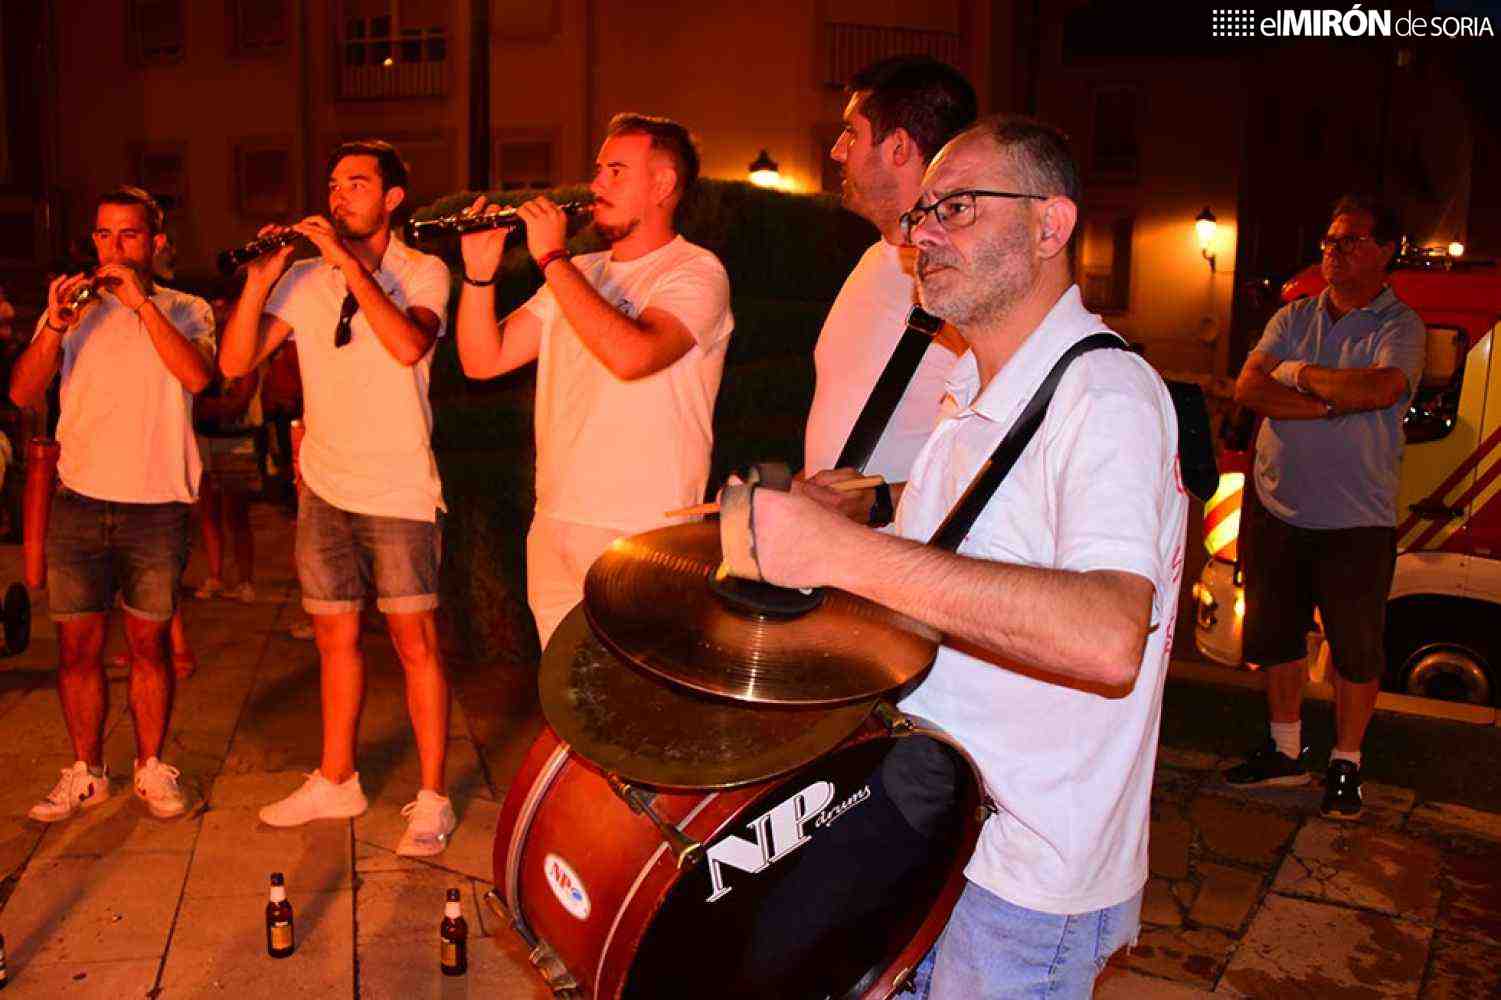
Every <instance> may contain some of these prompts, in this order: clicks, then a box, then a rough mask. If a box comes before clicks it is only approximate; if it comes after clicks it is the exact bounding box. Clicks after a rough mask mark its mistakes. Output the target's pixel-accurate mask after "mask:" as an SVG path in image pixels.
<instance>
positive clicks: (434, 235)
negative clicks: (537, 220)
mask: <svg viewBox="0 0 1501 1000" xmlns="http://www.w3.org/2000/svg"><path fill="white" fill-rule="evenodd" d="M593 204H594V202H593V201H582V200H581V201H567V202H564V203H563V204H561V205H559V206H558V207H559V208H561V209H562V210H563V211H564V213H566V214H567V215H569V216H575V217H576V216H578V215H581V214H582V213H584V212H587V211H588V210H589V209H590V208H591V207H592V206H593ZM522 225H524V223H523V222H522V221H521V216H520V215H518V214H517V212H516V210H515V209H514V208H503V209H501V210H500V211H499V212H491V213H490V214H489V215H479V214H471V213H468V212H458V213H456V214H454V215H443V216H439V217H438V218H436V219H423V220H422V221H421V222H418V221H417V220H415V219H413V220H411V221H410V222H408V223H407V226H406V239H407V242H408V243H419V242H423V241H426V240H434V239H438V238H440V237H443V236H463V235H464V234H465V233H480V232H484V231H486V230H489V229H507V230H509V229H519V228H521V226H522Z"/></svg>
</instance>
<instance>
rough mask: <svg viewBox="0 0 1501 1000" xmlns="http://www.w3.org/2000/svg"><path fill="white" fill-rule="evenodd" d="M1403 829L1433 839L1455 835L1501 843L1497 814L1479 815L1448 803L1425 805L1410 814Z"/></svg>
mask: <svg viewBox="0 0 1501 1000" xmlns="http://www.w3.org/2000/svg"><path fill="white" fill-rule="evenodd" d="M1407 829H1408V830H1409V831H1412V832H1414V833H1422V834H1429V835H1435V836H1446V835H1451V834H1456V833H1458V834H1462V835H1465V836H1469V837H1479V838H1481V839H1484V840H1490V841H1501V813H1493V812H1482V811H1481V810H1479V809H1471V808H1470V807H1469V806H1461V805H1455V804H1453V803H1451V802H1425V803H1423V804H1422V805H1420V806H1418V807H1417V808H1416V809H1414V810H1413V811H1412V815H1411V816H1409V817H1408V820H1407Z"/></svg>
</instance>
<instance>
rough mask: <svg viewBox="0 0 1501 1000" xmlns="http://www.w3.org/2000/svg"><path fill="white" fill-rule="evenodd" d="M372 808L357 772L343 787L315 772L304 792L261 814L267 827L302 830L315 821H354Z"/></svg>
mask: <svg viewBox="0 0 1501 1000" xmlns="http://www.w3.org/2000/svg"><path fill="white" fill-rule="evenodd" d="M369 807H370V803H369V802H368V801H366V799H365V793H364V792H363V791H362V790H361V789H360V775H359V772H358V771H356V772H355V773H354V774H351V775H350V776H349V780H348V781H346V782H344V783H343V784H342V785H336V784H334V783H333V782H332V781H329V780H328V779H327V778H325V777H324V776H323V775H322V774H321V773H319V772H317V771H313V772H312V773H311V774H309V775H308V776H307V781H305V782H303V785H302V787H301V788H299V789H297V791H295V792H293V793H292V794H291V795H288V796H287V797H286V798H284V799H282V800H281V801H280V802H273V803H271V804H270V805H269V806H266V807H265V808H264V809H262V810H261V813H260V815H261V822H262V823H265V824H266V825H267V826H301V825H302V824H304V823H308V822H311V821H312V820H315V819H353V818H354V817H355V816H359V815H360V814H362V813H363V812H364V811H365V810H366V809H368V808H369Z"/></svg>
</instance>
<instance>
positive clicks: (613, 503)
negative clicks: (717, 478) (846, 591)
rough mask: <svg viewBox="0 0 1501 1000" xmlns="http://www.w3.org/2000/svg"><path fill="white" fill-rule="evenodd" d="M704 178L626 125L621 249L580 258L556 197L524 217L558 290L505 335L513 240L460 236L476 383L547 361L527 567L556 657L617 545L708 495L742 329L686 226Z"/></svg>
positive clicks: (615, 175)
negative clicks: (501, 297)
mask: <svg viewBox="0 0 1501 1000" xmlns="http://www.w3.org/2000/svg"><path fill="white" fill-rule="evenodd" d="M697 179H698V151H697V150H696V149H694V146H693V141H692V138H691V137H690V136H689V134H688V131H687V130H686V129H685V128H683V126H681V125H679V124H678V123H677V122H673V121H668V120H667V119H665V118H651V117H647V116H645V115H617V116H616V117H615V118H614V120H613V121H611V122H610V128H609V134H608V136H607V137H606V139H605V142H604V145H603V146H602V147H601V148H600V151H599V156H598V158H597V160H596V161H595V173H594V182H593V183H592V184H591V185H590V190H592V191H593V192H594V197H595V202H594V212H593V214H594V228H595V229H596V230H597V231H598V232H599V234H600V235H601V236H603V237H604V238H605V240H606V241H608V242H609V244H610V249H609V250H607V251H603V252H601V253H592V254H585V255H583V256H581V257H578V258H577V259H570V258H569V256H568V252H567V250H566V249H565V248H564V236H565V229H566V225H567V219H566V217H565V215H564V213H563V212H562V210H561V209H559V208H558V206H557V205H555V204H553V203H552V202H551V201H549V200H548V199H546V198H535V199H533V200H532V201H529V202H527V203H526V204H525V205H522V206H521V208H520V210H519V214H520V216H521V218H522V220H523V221H524V223H525V225H526V243H527V249H528V250H530V251H531V255H532V259H533V260H535V261H536V263H537V267H538V269H539V270H541V272H542V277H543V279H544V281H545V282H546V284H545V286H544V287H543V288H542V290H541V291H539V292H538V293H537V294H536V295H535V296H533V297H532V299H531V300H530V301H528V302H527V303H525V304H524V305H522V306H521V307H520V308H519V309H517V310H515V311H514V312H512V313H511V314H510V315H508V316H507V317H506V318H505V319H504V320H502V321H501V322H500V323H499V325H497V324H496V321H495V298H494V295H493V294H492V290H491V288H490V287H489V286H490V285H492V284H493V283H494V276H495V271H496V268H497V267H498V266H499V264H500V255H501V251H502V249H503V248H504V243H505V235H504V233H503V232H499V231H490V232H482V233H478V234H472V235H469V236H466V237H464V240H463V250H464V289H463V293H462V295H461V297H460V298H459V317H458V331H459V332H458V337H459V341H458V343H459V358H460V360H461V361H462V363H463V366H464V373H465V374H467V375H468V376H469V377H470V378H476V379H484V378H494V377H495V376H497V375H501V374H503V373H505V372H509V371H512V370H514V369H516V368H520V367H521V366H522V365H525V364H528V363H530V362H532V361H536V362H537V417H536V427H537V510H536V515H535V517H534V519H533V521H532V527H531V533H530V534H529V535H528V536H527V545H526V561H527V598H528V601H529V603H530V604H531V608H532V614H533V616H534V617H535V618H536V621H537V632H538V635H539V636H540V637H541V640H542V643H543V644H544V645H546V643H547V640H548V639H549V638H550V637H551V635H552V633H553V630H554V629H555V628H557V626H558V623H559V622H560V621H562V619H563V616H564V615H566V614H567V613H568V612H569V610H571V609H572V608H573V606H574V605H575V604H577V603H578V602H579V600H580V599H581V598H582V597H583V585H584V574H585V573H586V572H587V571H588V569H589V565H590V564H591V563H592V562H594V560H595V559H596V558H597V557H598V556H599V555H600V553H602V552H603V551H604V550H605V548H606V547H608V546H609V544H610V543H611V542H613V541H615V539H617V538H620V537H622V536H624V535H632V534H636V533H639V532H642V531H647V530H650V529H652V528H656V527H661V526H662V525H664V524H666V523H668V522H667V519H666V518H665V517H664V516H663V515H664V513H665V512H666V511H668V510H671V509H674V508H678V507H684V506H687V505H689V504H693V503H696V502H697V501H699V500H700V499H702V498H703V489H704V484H705V482H706V481H707V479H708V475H709V450H710V446H711V444H712V443H713V426H712V421H713V416H714V397H715V395H716V394H717V393H718V391H719V378H720V374H721V372H722V371H723V369H724V356H725V349H726V347H727V345H728V343H729V338H730V331H731V329H732V328H733V326H734V320H733V318H732V317H731V315H730V283H729V278H728V277H727V276H726V275H725V271H724V267H723V266H722V265H721V264H720V263H719V259H718V258H716V257H715V256H714V255H713V254H712V253H710V252H709V251H708V250H705V249H704V248H703V247H700V246H696V245H694V244H692V243H689V242H688V241H687V240H685V239H683V237H682V236H681V235H679V234H678V232H677V229H676V226H675V224H674V215H675V213H676V211H677V208H678V206H679V205H680V204H681V203H682V201H683V199H684V197H685V196H686V195H688V194H689V193H691V191H692V188H693V185H694V182H695V181H696V180H697ZM483 204H484V201H483V199H480V200H478V201H476V202H475V203H474V206H473V208H474V209H475V210H478V209H479V208H480V207H481V206H482V205H483ZM489 210H490V211H498V209H497V208H495V207H494V206H491V208H490V209H489Z"/></svg>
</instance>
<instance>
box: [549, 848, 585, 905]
mask: <svg viewBox="0 0 1501 1000" xmlns="http://www.w3.org/2000/svg"><path fill="white" fill-rule="evenodd" d="M542 871H543V874H544V875H546V877H547V887H548V888H549V889H551V890H552V894H553V895H554V896H556V897H558V902H560V903H562V904H563V909H565V910H567V911H568V912H569V913H571V914H573V915H574V916H575V917H577V918H579V919H580V920H588V919H589V893H588V891H587V890H586V889H585V888H584V882H583V880H582V879H580V878H579V875H578V872H576V871H574V870H573V866H572V865H570V864H569V863H568V862H566V861H564V860H563V859H562V858H560V857H558V856H557V855H556V854H549V855H547V857H545V858H543V859H542Z"/></svg>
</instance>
